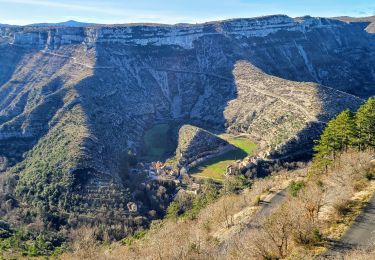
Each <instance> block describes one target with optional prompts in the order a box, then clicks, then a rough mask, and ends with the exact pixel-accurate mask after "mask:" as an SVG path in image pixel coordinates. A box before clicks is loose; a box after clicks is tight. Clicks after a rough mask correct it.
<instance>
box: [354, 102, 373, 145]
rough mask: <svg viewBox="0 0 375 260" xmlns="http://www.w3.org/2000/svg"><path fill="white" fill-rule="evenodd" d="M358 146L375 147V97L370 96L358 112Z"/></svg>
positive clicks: (356, 120)
mask: <svg viewBox="0 0 375 260" xmlns="http://www.w3.org/2000/svg"><path fill="white" fill-rule="evenodd" d="M355 122H356V126H357V129H358V140H357V143H358V147H359V149H361V150H364V149H367V148H371V149H374V148H375V98H370V99H368V100H367V102H366V103H364V104H363V105H362V106H361V107H360V108H359V109H358V111H357V113H356V119H355Z"/></svg>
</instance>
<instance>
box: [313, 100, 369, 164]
mask: <svg viewBox="0 0 375 260" xmlns="http://www.w3.org/2000/svg"><path fill="white" fill-rule="evenodd" d="M349 148H356V149H358V150H361V151H363V150H366V149H372V150H373V149H374V148H375V98H370V99H368V100H367V102H366V103H365V104H363V105H362V106H361V107H360V108H359V109H358V111H357V112H356V113H353V112H351V111H350V110H345V111H343V112H342V113H340V114H339V115H338V116H337V117H336V118H334V119H333V120H331V121H330V122H329V123H328V125H327V127H326V128H325V130H324V132H323V134H322V135H321V138H320V140H319V141H317V145H316V146H315V147H314V150H315V152H316V153H315V157H314V164H315V165H316V166H317V168H320V169H322V168H324V169H325V170H327V169H328V167H329V166H330V165H332V164H333V162H334V160H335V158H336V157H337V155H338V154H339V153H342V152H343V151H348V149H349Z"/></svg>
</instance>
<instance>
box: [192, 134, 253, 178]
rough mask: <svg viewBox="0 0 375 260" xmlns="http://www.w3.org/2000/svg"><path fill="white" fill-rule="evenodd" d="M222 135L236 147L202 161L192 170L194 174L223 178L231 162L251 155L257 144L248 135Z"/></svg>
mask: <svg viewBox="0 0 375 260" xmlns="http://www.w3.org/2000/svg"><path fill="white" fill-rule="evenodd" d="M220 137H221V138H223V139H225V140H227V141H228V142H229V143H231V144H232V145H234V146H235V147H236V149H235V150H232V151H228V152H226V153H224V154H222V155H219V156H217V157H214V158H210V159H208V160H206V161H204V162H202V163H201V164H199V165H198V166H196V167H194V168H193V169H191V170H190V172H191V173H192V174H194V175H195V176H198V177H203V178H212V179H215V180H222V179H223V177H224V174H225V171H226V168H227V167H228V166H229V165H230V164H232V163H233V162H235V161H236V160H240V159H243V158H245V157H246V156H248V155H250V154H251V153H252V152H253V150H254V149H255V147H256V145H255V144H254V143H253V142H252V141H251V140H250V139H248V138H246V137H234V136H229V135H223V136H220Z"/></svg>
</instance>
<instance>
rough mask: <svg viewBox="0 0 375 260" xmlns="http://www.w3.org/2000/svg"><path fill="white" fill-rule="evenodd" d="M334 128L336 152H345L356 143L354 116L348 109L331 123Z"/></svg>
mask: <svg viewBox="0 0 375 260" xmlns="http://www.w3.org/2000/svg"><path fill="white" fill-rule="evenodd" d="M333 124H334V128H335V137H334V138H335V142H336V143H337V147H336V150H337V151H339V152H342V151H347V150H348V147H349V146H351V145H353V144H354V143H355V141H356V135H357V128H356V123H355V119H354V114H353V112H351V111H350V110H349V109H347V110H344V111H343V112H341V113H340V114H339V115H338V116H337V117H336V118H335V119H334V121H333Z"/></svg>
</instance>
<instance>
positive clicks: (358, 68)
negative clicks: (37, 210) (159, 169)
mask: <svg viewBox="0 0 375 260" xmlns="http://www.w3.org/2000/svg"><path fill="white" fill-rule="evenodd" d="M365 28H366V25H365V24H362V23H346V22H340V21H336V20H329V19H321V18H311V17H305V18H298V19H292V18H289V17H287V16H270V17H262V18H256V19H235V20H228V21H222V22H212V23H206V24H200V25H176V26H169V25H123V26H93V27H85V28H80V27H77V28H65V27H59V28H53V27H48V28H36V27H15V28H1V29H0V71H1V73H0V157H1V160H0V163H2V168H7V167H9V166H14V165H16V167H15V168H12V169H11V171H12V172H14V173H15V174H16V175H19V177H18V176H17V178H16V179H19V181H18V185H17V188H16V191H15V194H16V198H17V199H19V200H20V201H23V202H29V205H32V206H38V205H40V204H41V201H43V202H42V204H43V206H44V207H47V208H48V207H54V208H56V207H57V208H59V209H60V210H61V212H72V211H77V210H78V209H77V208H74V207H71V205H75V204H77V203H78V204H79V208H80V209H79V210H81V211H84V210H85V208H87V207H89V208H91V206H92V207H94V208H95V207H98V205H97V203H96V202H95V200H93V199H91V198H97V197H95V192H96V191H97V193H98V194H100V190H101V188H102V187H105V188H106V189H107V188H108V189H109V190H112V191H113V192H112V193H110V192H104V193H106V194H107V195H108V196H111V195H110V194H119V192H123V193H124V194H127V195H124V196H123V197H122V199H123V201H121V202H119V201H116V200H117V199H116V198H117V195H113V198H107V199H106V200H104V201H105V206H107V207H109V208H111V207H116V208H118V209H119V210H122V211H124V212H126V211H127V210H126V209H125V207H124V206H123V205H125V204H126V202H128V201H129V200H131V199H132V198H131V196H130V195H129V193H128V190H127V188H128V186H129V185H128V184H129V181H130V179H131V176H129V174H128V173H127V154H128V151H129V150H133V151H139V150H140V149H141V147H142V144H143V135H144V133H145V131H146V130H147V129H149V128H151V127H152V126H153V125H154V124H156V123H160V122H167V121H168V122H170V121H171V120H172V121H178V122H179V123H185V124H194V125H197V126H199V127H202V128H205V129H207V130H209V131H212V132H215V133H217V132H224V131H229V132H233V133H249V134H251V135H252V136H254V137H256V138H257V139H259V141H262V142H264V144H265V145H264V146H268V147H271V148H275V147H277V148H279V149H278V150H279V151H283V150H288V151H289V150H293V149H294V150H295V149H297V147H299V146H301V145H302V146H304V147H308V145H310V144H311V140H312V139H314V138H315V136H316V134H317V133H318V132H319V130H320V128H321V125H322V123H324V122H325V121H326V120H327V119H328V118H330V117H332V116H333V115H335V114H336V113H338V112H339V111H340V110H341V109H343V108H346V107H351V108H354V107H356V106H357V105H358V104H359V103H360V102H361V100H360V99H359V98H357V97H355V96H352V95H351V94H355V95H358V96H361V97H367V96H369V95H373V94H375V89H374V83H375V71H374V67H373V65H372V64H375V51H374V48H375V47H374V35H373V34H370V33H368V32H366V31H365V30H364V29H365ZM307 81H309V82H316V83H318V84H313V83H301V82H307ZM321 85H324V86H327V87H322V86H321ZM338 90H339V91H338ZM342 91H343V92H342ZM348 93H349V94H348ZM350 93H351V94H350ZM295 145H297V146H295ZM306 145H307V146H306ZM113 183H114V184H115V185H112V184H113ZM56 190H58V192H56ZM74 194H79V195H80V196H83V197H82V198H81V197H80V199H78V198H76V197H75V195H74ZM93 194H94V195H93ZM46 197H48V199H45V198H46ZM42 198H43V199H42ZM79 200H81V201H82V200H83V201H88V202H93V203H91V204H92V205H87V207H86V206H85V205H86V203H85V204H82V203H81V204H80V203H79ZM72 201H76V202H74V203H72ZM77 201H78V202H77ZM87 204H90V203H87ZM99 204H100V201H99Z"/></svg>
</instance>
